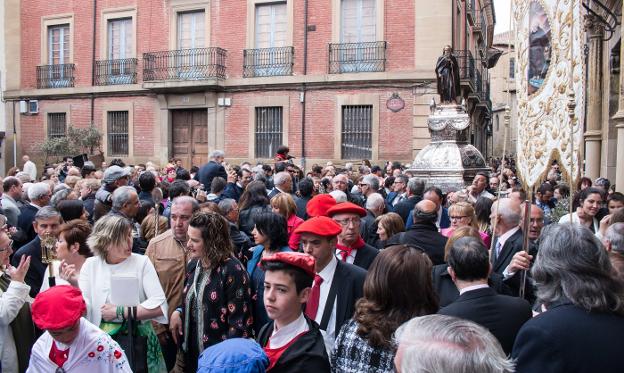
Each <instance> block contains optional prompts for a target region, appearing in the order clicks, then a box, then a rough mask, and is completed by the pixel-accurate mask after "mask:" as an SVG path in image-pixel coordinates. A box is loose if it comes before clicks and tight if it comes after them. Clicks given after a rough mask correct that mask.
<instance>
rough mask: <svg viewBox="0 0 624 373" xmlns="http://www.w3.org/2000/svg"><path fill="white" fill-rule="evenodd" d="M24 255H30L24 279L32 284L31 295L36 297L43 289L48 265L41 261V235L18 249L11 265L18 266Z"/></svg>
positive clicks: (28, 283)
mask: <svg viewBox="0 0 624 373" xmlns="http://www.w3.org/2000/svg"><path fill="white" fill-rule="evenodd" d="M23 255H26V256H30V268H28V272H26V277H25V278H24V281H25V282H26V284H27V285H28V286H30V296H31V297H32V298H34V297H35V296H37V294H39V289H41V285H42V283H43V275H44V274H45V270H46V265H45V264H43V263H42V262H41V240H40V239H39V236H36V237H35V239H34V240H32V241H30V242H29V243H27V244H26V245H24V246H22V248H20V249H19V250H17V252H16V253H15V254H14V255H13V260H12V261H11V262H12V263H11V265H13V267H17V266H18V265H19V262H20V260H21V259H22V256H23Z"/></svg>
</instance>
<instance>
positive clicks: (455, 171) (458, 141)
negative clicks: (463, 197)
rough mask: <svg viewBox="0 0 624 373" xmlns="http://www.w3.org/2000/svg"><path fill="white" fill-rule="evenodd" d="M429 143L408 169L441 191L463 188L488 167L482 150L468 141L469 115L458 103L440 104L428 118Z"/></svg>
mask: <svg viewBox="0 0 624 373" xmlns="http://www.w3.org/2000/svg"><path fill="white" fill-rule="evenodd" d="M427 125H428V127H429V133H430V134H431V143H430V144H429V145H427V146H426V147H425V148H424V149H422V150H421V151H420V152H419V153H418V155H417V156H416V159H415V160H414V163H413V165H412V168H411V169H409V170H407V172H408V173H410V174H412V175H413V176H415V177H419V178H423V179H425V180H426V181H427V184H428V185H435V186H437V187H438V188H440V189H442V191H443V192H445V193H446V192H448V191H452V190H459V189H463V188H465V187H466V186H467V185H469V184H470V183H471V182H472V179H473V178H474V176H475V174H476V173H477V172H480V171H485V172H487V171H488V168H487V167H486V164H485V159H484V158H483V155H481V152H479V150H477V148H475V147H474V146H472V145H471V144H469V143H468V133H469V131H470V117H469V116H468V114H467V113H466V112H465V110H464V109H463V107H462V106H461V105H439V106H437V107H436V108H435V111H434V112H433V114H431V115H430V116H429V119H428V120H427Z"/></svg>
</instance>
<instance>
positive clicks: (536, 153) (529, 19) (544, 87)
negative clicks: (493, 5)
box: [513, 0, 585, 188]
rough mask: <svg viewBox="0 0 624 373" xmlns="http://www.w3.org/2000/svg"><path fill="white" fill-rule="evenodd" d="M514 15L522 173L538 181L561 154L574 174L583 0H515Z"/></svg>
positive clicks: (531, 182)
mask: <svg viewBox="0 0 624 373" xmlns="http://www.w3.org/2000/svg"><path fill="white" fill-rule="evenodd" d="M513 17H514V21H515V22H514V23H515V29H516V32H515V35H516V43H515V45H516V61H517V63H516V72H515V76H516V79H515V80H516V95H517V98H518V123H517V128H518V134H517V135H518V142H517V149H516V154H517V162H516V167H517V170H518V174H519V176H520V177H521V179H522V181H523V183H524V185H525V186H526V187H528V188H532V187H534V186H539V182H540V181H542V180H543V178H544V177H545V176H546V174H547V172H548V170H549V168H550V164H551V163H552V161H553V160H557V161H558V162H559V165H560V169H561V170H562V172H563V173H564V176H565V177H566V179H568V180H570V175H572V180H575V179H576V177H577V175H578V174H579V166H580V162H579V159H580V156H581V154H580V149H581V145H582V144H583V142H582V141H583V138H582V129H583V118H584V105H583V102H584V100H585V98H584V95H585V92H584V76H585V72H584V65H583V51H582V43H581V40H582V37H583V30H582V28H583V23H582V18H581V7H580V0H514V1H513ZM572 25H573V27H572ZM571 46H572V48H573V52H572V53H571V49H572V48H571ZM570 69H573V75H572V76H571V75H570ZM568 87H572V88H573V90H574V94H575V102H576V108H575V116H574V119H573V120H572V121H571V120H570V117H569V114H568V101H569V96H568Z"/></svg>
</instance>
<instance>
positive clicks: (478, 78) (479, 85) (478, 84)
mask: <svg viewBox="0 0 624 373" xmlns="http://www.w3.org/2000/svg"><path fill="white" fill-rule="evenodd" d="M475 94H476V96H477V97H479V99H482V98H483V77H482V75H481V71H479V70H477V72H476V74H475Z"/></svg>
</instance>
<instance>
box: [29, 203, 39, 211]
mask: <svg viewBox="0 0 624 373" xmlns="http://www.w3.org/2000/svg"><path fill="white" fill-rule="evenodd" d="M30 205H31V206H35V208H36V209H37V211H39V210H41V207H39V206H37V205H35V204H34V203H32V202H30Z"/></svg>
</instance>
